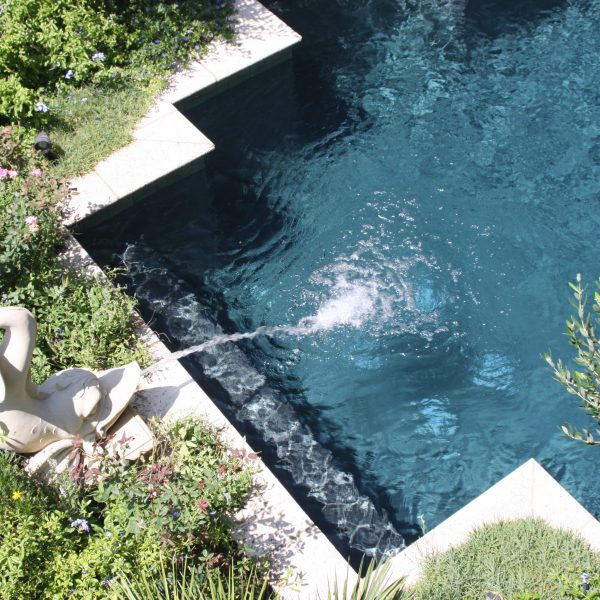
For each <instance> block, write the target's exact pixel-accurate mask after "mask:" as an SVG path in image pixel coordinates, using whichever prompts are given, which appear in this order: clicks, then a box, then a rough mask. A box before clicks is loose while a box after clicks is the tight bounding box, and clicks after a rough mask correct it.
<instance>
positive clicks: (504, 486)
mask: <svg viewBox="0 0 600 600" xmlns="http://www.w3.org/2000/svg"><path fill="white" fill-rule="evenodd" d="M522 517H538V518H541V519H543V520H544V521H546V522H547V523H548V524H549V525H551V526H553V527H556V528H559V529H567V530H570V531H572V532H574V533H576V534H578V535H579V536H581V537H582V538H583V539H584V540H586V541H587V542H588V543H589V544H590V546H591V547H592V548H593V549H594V550H597V551H600V523H598V521H597V520H596V519H595V518H594V517H593V516H592V515H591V514H590V513H589V512H588V511H587V510H586V509H585V508H584V507H583V506H582V505H581V504H579V502H577V500H575V498H573V496H571V494H569V493H568V492H567V491H566V490H565V489H564V488H563V487H562V486H561V485H560V484H559V483H558V482H557V481H556V480H555V479H554V478H553V477H552V476H551V475H550V474H549V473H548V472H547V471H545V470H544V469H543V468H542V467H541V466H540V464H539V463H538V462H537V461H536V460H535V459H533V458H531V459H529V460H528V461H527V462H526V463H524V464H523V465H521V466H520V467H519V468H518V469H515V470H514V471H513V472H512V473H510V474H509V475H507V476H506V477H505V478H504V479H501V480H500V481H499V482H498V483H496V484H495V485H493V486H492V487H491V488H489V489H488V490H487V491H486V492H484V493H483V494H481V495H480V496H478V497H477V498H475V500H473V501H472V502H470V503H469V504H467V505H466V506H464V507H463V508H461V509H460V510H458V511H457V512H455V513H454V514H453V515H452V516H451V517H449V518H448V519H446V520H445V521H444V522H443V523H441V524H440V525H438V526H437V527H435V528H434V529H432V530H431V531H430V532H428V533H427V534H426V535H424V536H423V537H422V538H420V539H419V540H417V541H416V542H415V543H414V544H411V545H410V546H409V547H408V548H407V549H406V550H403V551H402V552H400V554H398V555H397V556H395V557H394V558H392V559H391V568H390V576H391V577H392V578H394V579H399V578H400V577H405V578H406V581H407V583H408V584H409V585H410V584H413V583H415V582H416V581H417V580H418V578H419V576H420V574H421V566H422V563H423V561H424V559H425V558H426V557H427V556H429V555H431V554H432V553H433V552H443V551H445V550H448V549H449V548H452V547H455V546H458V545H459V544H460V543H462V542H464V541H465V540H466V539H467V537H468V535H469V533H471V531H473V530H474V529H475V528H477V527H481V526H482V525H486V524H489V523H494V522H496V521H500V520H512V519H519V518H522Z"/></svg>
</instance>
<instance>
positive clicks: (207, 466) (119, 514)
mask: <svg viewBox="0 0 600 600" xmlns="http://www.w3.org/2000/svg"><path fill="white" fill-rule="evenodd" d="M153 429H154V433H155V436H156V439H157V444H156V447H155V449H154V451H153V452H152V454H150V455H149V456H147V457H145V458H144V459H141V460H140V461H137V462H135V463H132V462H128V461H124V462H122V461H120V460H118V458H117V459H110V458H106V457H104V458H102V459H101V460H99V462H97V463H95V464H94V466H93V469H94V473H95V474H96V475H99V477H100V481H99V483H98V484H97V485H94V486H89V485H86V484H85V483H84V480H83V479H82V478H81V472H79V471H78V472H75V471H74V472H73V473H72V474H69V475H65V476H64V477H63V478H62V479H60V480H58V481H56V482H55V483H54V484H52V485H48V484H44V485H42V484H41V483H39V482H36V481H34V480H32V479H31V478H29V477H28V476H27V475H26V474H25V472H24V471H23V470H22V469H21V468H20V466H19V465H18V464H17V460H16V459H15V458H14V455H10V454H9V453H2V452H0V536H1V537H0V539H2V544H0V597H1V598H66V597H74V598H101V597H107V596H108V597H112V596H114V594H113V593H112V588H113V584H114V582H115V581H116V580H118V579H119V578H120V577H122V576H124V575H129V576H130V577H131V576H132V574H135V575H136V576H139V575H140V574H142V575H145V577H146V578H150V579H151V578H153V577H155V576H156V575H157V574H158V573H159V572H160V569H161V562H162V561H167V562H169V563H170V562H171V561H172V560H175V564H179V562H181V564H183V563H184V562H185V563H186V564H188V565H190V566H191V568H193V570H194V572H195V573H196V576H197V578H198V579H199V580H200V581H206V573H207V572H209V571H215V572H221V571H222V570H224V571H225V572H229V570H232V572H234V573H235V574H236V577H242V576H244V574H245V573H249V572H250V573H256V571H255V567H254V566H253V564H251V562H250V561H249V560H248V559H246V558H244V556H243V554H242V552H241V550H240V549H239V547H238V546H237V544H236V543H235V542H234V540H233V538H232V533H231V532H232V515H233V514H234V513H235V512H236V511H237V510H239V509H240V508H241V507H242V506H243V504H244V502H245V501H246V499H247V497H248V494H249V492H250V487H251V465H250V464H249V463H251V460H252V459H250V458H248V457H247V456H246V455H245V454H244V453H243V452H235V451H233V452H232V451H228V450H227V449H226V448H225V447H224V446H223V445H222V444H221V442H220V441H219V439H218V436H217V435H216V432H215V431H214V430H212V429H210V428H209V427H207V426H206V425H204V424H202V423H201V422H199V421H197V420H187V419H186V420H182V421H177V422H174V423H171V424H168V425H164V424H163V425H158V424H156V423H154V424H153ZM95 469H98V471H97V472H96V471H95ZM90 472H91V471H90ZM257 577H258V575H257Z"/></svg>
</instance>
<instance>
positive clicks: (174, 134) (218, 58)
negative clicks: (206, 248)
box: [65, 0, 301, 225]
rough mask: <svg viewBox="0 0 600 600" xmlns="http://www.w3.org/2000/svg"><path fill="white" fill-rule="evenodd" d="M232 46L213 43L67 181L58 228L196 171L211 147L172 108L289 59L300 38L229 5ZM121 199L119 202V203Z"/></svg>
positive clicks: (266, 14) (106, 212)
mask: <svg viewBox="0 0 600 600" xmlns="http://www.w3.org/2000/svg"><path fill="white" fill-rule="evenodd" d="M236 10H237V23H236V36H237V37H236V40H237V41H236V43H235V44H226V43H223V42H216V43H214V44H213V45H212V47H211V48H210V49H209V51H208V53H207V54H206V56H204V57H203V58H202V59H201V60H200V61H198V62H196V63H194V64H192V65H191V67H190V68H189V69H188V70H186V71H184V72H182V73H179V74H177V75H176V76H175V77H173V79H172V81H171V84H170V87H169V89H168V90H167V91H166V92H165V93H164V94H163V95H162V97H161V99H160V100H158V101H157V102H156V103H155V104H154V105H153V106H152V107H151V108H150V110H149V112H148V114H147V115H146V116H145V117H144V118H143V119H142V120H141V121H140V122H139V123H138V125H137V126H136V128H135V130H134V133H133V141H132V142H131V143H130V144H129V145H127V146H125V147H124V148H122V149H121V150H118V151H117V152H115V153H114V154H112V155H111V156H110V157H108V158H107V159H105V160H103V161H101V162H100V163H99V164H98V165H97V166H96V168H95V169H94V171H92V172H91V173H89V174H87V175H84V176H83V177H79V178H77V179H75V180H74V181H73V182H72V185H73V187H74V189H75V193H74V194H73V196H72V198H71V200H70V202H69V205H68V206H67V207H66V211H65V213H66V217H65V223H66V224H67V225H73V224H75V223H77V222H78V221H81V220H83V219H85V218H87V219H88V220H90V217H92V215H96V213H98V212H100V211H102V215H101V216H100V215H98V216H96V217H95V219H96V220H101V219H106V218H108V217H111V216H114V214H116V213H118V212H121V211H122V210H124V209H126V208H128V207H129V206H131V204H132V203H133V202H134V201H136V200H138V199H140V198H141V197H143V196H146V195H148V194H150V193H151V192H153V191H156V190H157V189H161V188H162V187H164V186H166V185H168V184H169V183H172V182H173V181H175V180H176V179H179V178H182V177H184V176H186V175H189V174H191V173H193V172H195V171H198V170H200V169H201V168H202V167H203V157H204V156H205V155H206V154H208V153H209V152H211V151H212V150H213V149H214V144H213V143H212V142H211V141H210V140H209V139H208V138H207V137H206V136H204V135H203V134H202V133H201V132H200V131H198V129H196V127H194V125H193V124H192V123H190V122H189V121H188V120H187V119H186V118H185V117H184V116H183V115H182V114H181V113H180V112H179V111H178V110H177V108H176V106H189V105H192V104H194V103H197V102H199V101H200V100H202V99H205V98H207V97H209V96H211V95H214V94H217V93H219V92H221V91H222V90H223V89H226V88H227V87H230V86H232V85H234V84H236V83H238V82H239V81H240V80H242V79H245V78H247V77H250V76H251V75H254V74H255V73H257V72H258V71H260V70H263V69H266V68H268V67H270V66H271V65H273V64H275V63H276V62H279V61H281V60H284V59H286V58H288V57H289V56H291V48H292V47H293V46H294V45H295V44H297V43H298V42H299V41H300V40H301V38H300V36H299V35H298V34H297V33H296V32H294V31H293V30H292V29H290V28H289V27H288V26H287V25H285V23H283V22H282V21H281V20H280V19H278V18H277V17H276V16H275V15H273V14H272V13H271V12H270V11H268V10H267V9H266V8H265V7H264V6H262V5H261V4H259V3H258V2H256V0H237V1H236ZM123 199H125V201H123Z"/></svg>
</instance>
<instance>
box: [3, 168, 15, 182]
mask: <svg viewBox="0 0 600 600" xmlns="http://www.w3.org/2000/svg"><path fill="white" fill-rule="evenodd" d="M18 174H19V173H17V171H13V170H12V169H4V168H2V167H0V179H7V178H8V179H14V178H15V177H16V176H17V175H18Z"/></svg>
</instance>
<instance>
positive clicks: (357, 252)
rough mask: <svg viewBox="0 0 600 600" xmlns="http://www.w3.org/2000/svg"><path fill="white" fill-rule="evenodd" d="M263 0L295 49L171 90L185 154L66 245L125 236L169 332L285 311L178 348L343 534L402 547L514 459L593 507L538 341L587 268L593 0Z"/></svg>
mask: <svg viewBox="0 0 600 600" xmlns="http://www.w3.org/2000/svg"><path fill="white" fill-rule="evenodd" d="M509 4H510V6H509ZM267 6H268V7H269V8H271V10H274V11H275V12H277V13H279V14H280V16H281V17H282V18H283V19H284V20H285V21H286V22H287V23H288V24H289V25H291V26H292V27H293V28H295V29H296V30H297V31H299V32H300V33H301V34H302V35H303V38H304V41H303V44H302V46H301V47H300V48H299V49H298V51H297V52H296V54H295V57H294V61H293V63H289V64H286V65H282V66H280V67H277V68H275V69H273V70H271V71H269V72H267V73H264V74H263V75H261V76H258V77H256V78H254V79H253V80H251V81H249V82H247V83H245V84H243V85H240V86H238V87H237V88H235V89H234V90H230V91H228V92H227V94H225V95H224V96H222V97H218V98H215V99H213V100H211V101H209V102H206V103H204V104H203V105H201V106H199V107H198V108H197V109H195V110H194V111H192V112H191V113H190V115H189V116H190V118H192V119H193V120H194V122H195V123H197V124H198V126H199V127H200V128H201V129H202V131H204V132H205V133H206V134H207V135H208V136H209V137H210V138H211V139H212V140H213V141H214V142H215V143H216V145H217V151H215V153H214V156H212V157H211V158H210V159H209V160H207V168H206V172H205V173H201V174H199V175H197V176H194V177H192V178H189V179H188V180H186V181H183V182H181V183H180V184H177V185H176V186H173V187H172V188H169V189H168V190H167V191H165V192H161V194H159V195H158V197H156V198H154V199H152V201H151V202H149V203H147V204H145V205H144V209H143V210H141V209H140V208H139V207H137V208H136V207H134V208H133V209H132V210H130V211H128V213H126V214H125V215H124V216H123V218H121V217H120V218H119V219H118V222H111V223H108V224H105V225H102V226H98V227H95V228H93V229H90V230H89V231H87V232H85V233H84V234H83V235H82V236H81V239H82V241H83V243H84V245H85V246H86V248H88V250H89V251H90V253H91V254H92V255H93V256H94V257H95V258H96V259H97V260H99V262H101V263H105V264H114V263H116V262H118V261H119V257H120V256H123V257H124V259H125V264H126V265H127V267H128V273H127V274H125V275H124V277H123V281H125V282H126V283H127V284H128V285H129V286H130V288H131V290H132V292H133V293H135V294H136V295H138V297H139V298H140V300H141V303H142V309H143V311H144V313H145V315H146V316H147V317H148V318H150V317H152V318H153V319H154V324H153V326H154V328H155V329H157V330H158V331H162V332H164V333H165V334H166V335H168V336H169V339H170V341H171V344H172V347H173V348H180V347H185V346H187V345H191V344H195V343H198V342H201V341H203V340H204V339H208V338H210V337H212V336H215V335H220V334H221V333H222V332H229V333H231V332H237V331H253V330H254V329H256V328H257V327H260V326H263V325H267V326H280V325H290V326H292V327H296V329H295V331H293V332H292V334H289V333H285V332H279V333H277V334H276V335H275V336H274V337H266V336H259V337H256V338H254V339H252V340H247V341H243V342H239V343H236V344H225V345H222V346H219V347H215V348H212V349H211V350H210V351H208V352H206V353H203V354H201V355H197V356H195V357H193V358H191V359H187V362H186V366H188V368H190V370H192V371H193V373H194V375H195V376H196V377H197V378H198V379H199V380H200V381H201V382H202V385H203V387H204V388H205V389H206V391H207V392H208V393H209V395H211V397H213V398H215V400H216V401H217V402H218V403H219V404H220V405H221V406H222V407H224V409H225V410H226V412H228V414H229V415H230V416H231V417H232V418H233V419H234V420H235V421H236V422H237V423H238V425H239V426H240V428H242V429H243V430H244V431H246V432H247V433H248V435H249V436H250V438H251V439H252V440H253V441H254V442H255V443H256V444H258V445H259V446H260V447H261V448H262V450H263V452H264V453H265V457H266V459H267V462H268V463H270V464H271V465H273V466H274V468H275V470H276V471H277V473H278V474H279V476H280V477H281V478H282V479H283V480H284V481H285V482H286V483H287V484H288V485H289V486H291V488H292V489H293V490H294V493H295V494H296V495H297V496H298V497H300V498H301V502H302V504H303V505H304V506H305V507H307V509H308V511H309V513H310V514H311V516H313V517H314V518H315V519H316V520H317V522H318V523H319V524H320V525H322V526H323V528H324V529H325V530H326V531H327V532H328V533H329V534H330V535H331V536H332V538H333V539H334V541H335V542H336V543H337V544H338V546H339V547H341V548H342V549H345V548H347V547H348V546H349V547H352V548H355V549H357V550H372V549H373V548H375V547H377V548H379V549H386V548H388V547H390V546H391V547H394V546H399V545H401V544H402V538H401V536H400V535H398V534H397V533H396V532H399V533H400V534H402V535H403V536H404V537H406V538H407V539H409V540H410V539H411V538H412V537H414V536H415V535H416V534H417V533H418V526H417V515H419V514H423V515H424V516H425V519H426V521H427V523H428V526H433V525H435V524H436V523H439V522H440V521H441V520H443V519H444V518H446V517H448V516H449V515H450V514H452V513H453V512H454V511H455V510H457V509H458V508H460V507H461V506H463V505H464V504H465V503H466V502H468V501H469V500H470V499H472V498H474V497H475V496H476V495H478V494H479V493H481V492H482V491H484V490H485V489H487V487H489V486H490V485H491V484H492V483H494V482H495V481H497V480H498V479H499V478H500V477H502V476H503V475H505V474H507V473H508V472H510V471H511V470H513V469H514V468H516V467H517V466H518V465H520V464H521V463H522V462H524V461H525V460H526V459H528V458H529V457H532V456H533V457H535V458H536V459H537V460H539V461H540V462H541V463H542V464H543V465H544V466H545V467H546V468H547V469H548V470H549V471H550V472H551V473H552V475H554V476H555V477H557V479H558V480H559V481H560V482H561V483H562V484H563V485H564V486H565V487H566V488H567V489H568V490H569V491H570V492H571V493H573V494H574V495H575V496H576V498H577V499H578V500H580V501H582V502H583V503H584V505H585V506H586V507H587V508H588V509H589V510H591V511H592V512H594V513H596V514H598V512H599V508H600V506H599V503H598V500H597V499H596V497H597V490H596V483H595V481H594V479H595V478H594V476H593V474H594V466H595V459H596V454H597V450H595V449H594V448H587V447H585V446H579V445H576V444H575V443H573V442H569V441H568V440H566V439H564V438H562V437H561V435H560V433H559V431H558V427H559V425H561V424H562V423H563V422H565V421H569V422H572V423H575V424H577V423H581V422H582V420H583V416H582V414H581V411H579V410H578V409H577V407H576V406H575V403H574V402H573V401H572V400H570V399H568V398H566V397H565V394H563V393H562V391H561V388H560V387H559V386H558V384H556V383H554V382H553V381H552V377H551V375H550V373H549V371H548V369H547V367H546V366H545V363H544V361H543V359H542V356H541V355H542V353H543V352H545V351H547V350H552V351H553V352H554V354H555V355H563V356H567V355H568V354H569V349H568V347H567V342H566V339H565V338H564V337H563V335H562V334H563V330H564V325H563V323H564V320H565V319H566V318H567V317H568V315H569V313H570V307H569V305H568V295H569V291H568V288H567V285H566V282H567V281H569V280H571V279H573V278H574V276H575V274H576V273H577V272H581V273H583V275H584V278H586V279H587V281H589V282H591V281H592V280H593V279H595V278H596V277H597V275H598V272H597V260H596V259H597V251H596V248H595V241H596V239H597V238H598V232H599V231H600V227H599V225H600V223H599V221H600V216H599V214H598V210H597V207H598V203H599V201H600V91H599V88H598V85H597V84H598V81H600V65H599V61H598V59H597V57H598V56H600V16H599V15H600V11H599V9H600V3H599V2H598V0H592V1H573V2H549V1H546V2H521V3H517V4H515V3H506V4H504V3H501V2H475V1H471V2H469V3H468V4H467V5H466V7H465V6H464V3H463V4H461V3H458V2H457V3H452V2H446V3H441V2H394V3H392V2H384V1H381V0H380V1H373V2H369V3H365V2H352V1H349V2H348V1H344V2H342V1H339V2H330V3H318V2H316V1H313V0H306V1H303V2H300V3H298V2H294V3H291V2H290V3H286V2H273V3H267ZM298 324H300V326H299V325H298ZM302 326H303V327H304V329H302ZM298 327H300V329H299V328H298Z"/></svg>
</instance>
